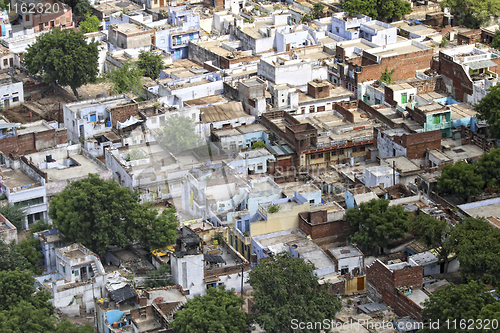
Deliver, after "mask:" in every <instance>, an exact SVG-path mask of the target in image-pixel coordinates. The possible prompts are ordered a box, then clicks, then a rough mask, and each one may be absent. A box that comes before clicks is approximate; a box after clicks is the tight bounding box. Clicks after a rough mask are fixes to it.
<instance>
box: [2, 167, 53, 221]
mask: <svg viewBox="0 0 500 333" xmlns="http://www.w3.org/2000/svg"><path fill="white" fill-rule="evenodd" d="M17 163H18V168H16V169H4V170H2V184H1V194H5V197H6V199H7V202H8V204H9V205H11V206H12V205H14V206H17V207H21V208H24V212H25V214H26V220H25V222H24V228H29V225H31V224H33V223H35V222H37V221H39V220H41V219H45V220H47V218H48V202H47V195H46V189H45V179H44V177H42V176H41V175H39V174H38V173H37V172H36V170H35V169H34V168H32V167H31V165H28V164H27V163H26V161H25V160H22V159H21V160H20V161H18V162H17Z"/></svg>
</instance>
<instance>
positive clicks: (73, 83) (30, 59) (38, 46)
mask: <svg viewBox="0 0 500 333" xmlns="http://www.w3.org/2000/svg"><path fill="white" fill-rule="evenodd" d="M97 45H98V43H97V42H91V43H87V41H86V40H85V37H84V36H83V34H82V33H81V32H76V31H74V30H59V29H52V30H51V31H50V32H48V33H46V34H42V35H41V36H38V37H37V39H36V42H35V43H33V44H31V45H30V46H28V48H27V50H26V53H25V54H24V63H25V65H26V67H27V68H28V70H29V72H30V73H31V74H36V73H41V74H42V77H43V80H44V81H45V82H46V83H48V84H50V85H56V84H57V85H60V86H70V87H71V90H72V91H73V93H74V94H75V96H76V98H78V91H77V90H76V89H77V88H78V87H81V86H82V85H85V84H87V83H92V82H95V80H96V77H97V73H98V69H97V62H98V58H99V52H98V50H97Z"/></svg>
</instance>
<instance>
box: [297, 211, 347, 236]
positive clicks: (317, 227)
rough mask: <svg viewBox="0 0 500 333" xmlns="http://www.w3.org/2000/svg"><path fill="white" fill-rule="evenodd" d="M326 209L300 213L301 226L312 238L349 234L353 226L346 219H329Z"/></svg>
mask: <svg viewBox="0 0 500 333" xmlns="http://www.w3.org/2000/svg"><path fill="white" fill-rule="evenodd" d="M326 216H327V212H326V211H317V212H310V213H309V212H305V213H300V214H299V228H300V230H302V231H303V232H304V233H305V234H306V235H310V236H311V238H312V239H318V238H324V237H336V238H339V237H342V236H345V235H347V234H348V233H349V232H350V230H351V226H350V224H349V223H348V222H346V221H327V218H326Z"/></svg>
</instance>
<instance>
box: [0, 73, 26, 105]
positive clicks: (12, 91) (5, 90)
mask: <svg viewBox="0 0 500 333" xmlns="http://www.w3.org/2000/svg"><path fill="white" fill-rule="evenodd" d="M22 102H24V90H23V83H22V82H21V81H19V80H18V79H16V78H14V77H11V76H10V75H9V74H7V73H5V74H2V75H0V108H4V109H7V108H10V107H13V106H16V105H19V104H21V103H22Z"/></svg>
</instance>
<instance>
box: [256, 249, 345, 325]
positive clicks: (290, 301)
mask: <svg viewBox="0 0 500 333" xmlns="http://www.w3.org/2000/svg"><path fill="white" fill-rule="evenodd" d="M314 269H315V268H314V266H313V265H311V264H309V263H306V262H304V260H303V259H300V258H296V257H294V256H291V255H289V254H288V253H279V254H277V255H271V256H270V257H269V258H268V260H261V261H260V262H259V265H257V267H255V268H254V269H253V270H252V271H250V273H249V274H250V278H249V282H250V285H251V286H252V287H253V289H254V294H253V295H254V302H255V305H253V306H252V311H253V312H254V314H253V317H254V320H255V321H256V322H257V323H258V324H259V325H260V326H261V327H262V328H263V329H264V330H265V331H266V332H269V333H285V332H295V331H296V330H294V329H293V325H292V323H293V322H292V320H293V319H296V320H298V321H299V322H317V321H321V322H322V321H323V320H324V319H330V318H335V313H337V312H338V311H339V310H340V308H341V305H340V303H339V301H338V299H337V297H336V296H333V295H330V294H329V293H328V288H329V285H328V284H325V285H320V284H319V283H318V277H317V276H316V274H314ZM301 332H320V330H309V329H305V330H301Z"/></svg>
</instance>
